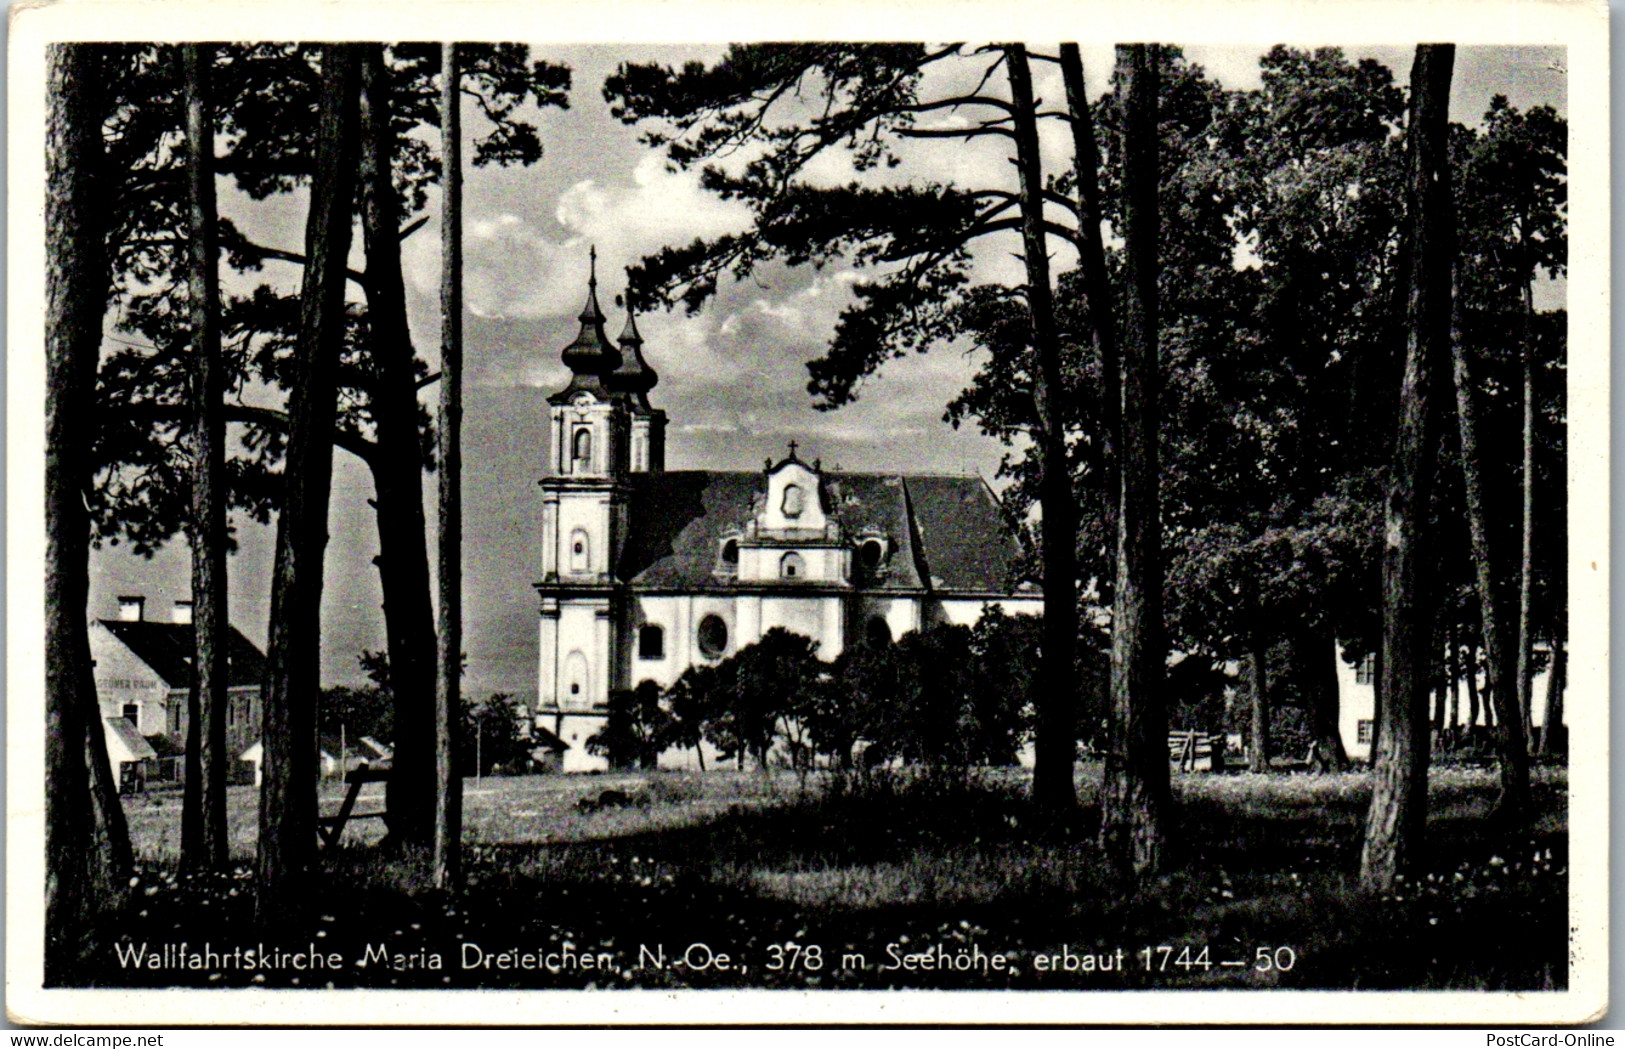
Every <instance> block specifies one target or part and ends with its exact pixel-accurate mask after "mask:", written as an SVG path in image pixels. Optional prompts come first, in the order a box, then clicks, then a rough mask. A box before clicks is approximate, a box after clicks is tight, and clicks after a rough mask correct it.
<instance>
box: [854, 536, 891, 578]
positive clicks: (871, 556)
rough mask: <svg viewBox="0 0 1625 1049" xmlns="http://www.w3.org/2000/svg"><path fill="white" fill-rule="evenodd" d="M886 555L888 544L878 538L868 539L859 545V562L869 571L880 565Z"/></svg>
mask: <svg viewBox="0 0 1625 1049" xmlns="http://www.w3.org/2000/svg"><path fill="white" fill-rule="evenodd" d="M885 555H886V546H885V544H884V543H882V542H881V541H880V540H878V539H866V540H864V542H863V545H862V546H860V547H858V563H859V564H861V565H862V566H863V567H864V568H866V569H868V570H869V571H871V572H872V571H874V570H875V569H877V568H879V567H880V561H881V559H882V558H883V557H885Z"/></svg>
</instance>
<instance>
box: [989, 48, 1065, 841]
mask: <svg viewBox="0 0 1625 1049" xmlns="http://www.w3.org/2000/svg"><path fill="white" fill-rule="evenodd" d="M1004 56H1005V67H1006V69H1007V70H1008V72H1009V76H1010V98H1011V104H1012V106H1013V119H1012V122H1011V127H1012V130H1013V131H1014V133H1015V140H1016V171H1017V173H1018V176H1019V178H1020V184H1021V237H1022V255H1023V258H1024V261H1025V263H1026V268H1027V286H1026V298H1027V312H1028V317H1029V319H1030V321H1031V324H1032V339H1033V347H1034V349H1035V350H1036V352H1037V355H1038V369H1037V373H1036V375H1035V381H1034V383H1033V388H1032V394H1033V402H1034V404H1035V406H1036V408H1037V413H1038V429H1039V434H1038V443H1039V447H1040V449H1041V459H1042V463H1043V472H1042V478H1041V480H1040V482H1039V484H1040V487H1039V505H1040V508H1041V512H1042V520H1041V522H1040V528H1041V531H1042V545H1043V556H1044V637H1043V647H1042V649H1041V650H1040V653H1039V672H1038V677H1039V681H1040V682H1042V684H1041V685H1040V687H1039V688H1038V689H1037V695H1038V696H1039V700H1038V717H1037V721H1038V724H1037V739H1036V743H1035V754H1034V762H1033V800H1034V802H1035V803H1036V804H1037V805H1038V806H1039V807H1040V808H1044V809H1050V810H1060V809H1067V808H1071V807H1072V806H1073V805H1075V804H1076V803H1077V791H1076V788H1075V787H1074V786H1073V784H1072V771H1073V765H1074V762H1075V759H1076V756H1077V734H1078V733H1077V721H1078V709H1077V708H1078V704H1077V685H1076V682H1077V669H1076V663H1075V658H1074V650H1075V648H1076V647H1077V638H1078V595H1077V586H1078V584H1077V576H1078V571H1077V542H1078V526H1077V505H1076V499H1075V498H1074V496H1073V492H1072V471H1071V466H1070V464H1069V463H1068V462H1067V453H1066V430H1065V426H1066V422H1065V416H1064V409H1063V405H1064V403H1065V394H1064V392H1063V390H1064V388H1063V385H1062V377H1061V347H1060V337H1059V335H1058V334H1057V332H1056V329H1055V306H1054V301H1053V298H1052V293H1051V290H1050V283H1049V282H1050V276H1049V252H1048V248H1047V246H1046V243H1045V233H1044V199H1043V192H1044V181H1043V173H1042V170H1041V168H1040V162H1039V148H1038V120H1037V105H1036V103H1035V102H1034V99H1033V85H1032V73H1031V70H1030V69H1029V67H1028V63H1027V52H1026V49H1025V48H1023V47H1021V46H1020V45H1009V46H1006V47H1005V48H1004Z"/></svg>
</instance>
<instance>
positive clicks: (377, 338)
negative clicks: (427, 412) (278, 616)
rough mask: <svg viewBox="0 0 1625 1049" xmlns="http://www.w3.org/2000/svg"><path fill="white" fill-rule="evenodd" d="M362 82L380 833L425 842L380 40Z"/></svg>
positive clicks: (406, 380) (428, 796)
mask: <svg viewBox="0 0 1625 1049" xmlns="http://www.w3.org/2000/svg"><path fill="white" fill-rule="evenodd" d="M361 83H362V91H361V128H360V131H361V194H362V231H363V238H364V240H365V243H366V251H367V318H368V323H369V325H370V328H371V347H370V348H371V353H372V366H373V381H374V383H375V390H374V392H373V396H372V413H373V419H374V421H375V423H376V425H377V432H378V451H377V454H376V455H375V456H374V457H373V458H372V461H371V465H372V474H373V480H374V486H375V489H376V496H377V497H376V499H375V500H374V508H375V509H376V511H377V519H378V550H379V553H378V578H379V582H380V583H381V584H382V588H383V595H384V636H385V638H386V641H387V644H388V646H389V686H390V692H391V694H392V695H393V696H394V700H395V739H394V758H393V760H392V762H391V766H390V776H389V783H388V805H389V833H390V836H391V838H392V839H394V840H395V841H397V842H398V843H400V844H405V845H416V846H422V847H425V848H427V847H428V846H429V845H430V844H431V842H432V840H433V837H434V820H435V816H434V811H435V771H434V768H435V766H434V762H435V730H434V725H435V687H436V686H435V681H436V676H435V662H436V660H435V650H436V646H435V629H434V606H433V604H432V603H431V601H430V591H429V586H430V583H429V554H428V534H427V523H426V521H425V519H424V512H423V454H422V447H421V445H420V444H419V441H418V398H417V377H416V375H415V374H414V372H413V368H412V362H413V356H414V355H413V351H412V334H411V331H410V329H409V328H408V326H407V320H406V284H405V280H404V278H403V277H402V275H401V243H400V204H399V202H398V200H397V199H396V195H395V186H394V182H393V177H392V164H393V161H394V156H395V133H394V129H393V127H392V126H391V124H390V97H389V73H388V70H387V69H386V68H385V66H384V47H383V45H382V44H368V45H366V46H365V47H364V48H363V50H362V53H361ZM456 665H459V666H460V661H459V663H458V664H456Z"/></svg>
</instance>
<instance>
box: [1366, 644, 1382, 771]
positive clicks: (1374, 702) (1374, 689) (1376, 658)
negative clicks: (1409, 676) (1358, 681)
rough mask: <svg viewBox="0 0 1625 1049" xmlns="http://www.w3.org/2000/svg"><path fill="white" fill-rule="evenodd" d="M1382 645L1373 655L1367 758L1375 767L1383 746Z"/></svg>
mask: <svg viewBox="0 0 1625 1049" xmlns="http://www.w3.org/2000/svg"><path fill="white" fill-rule="evenodd" d="M1383 707H1384V704H1383V701H1382V645H1381V644H1380V643H1379V644H1378V645H1377V651H1376V652H1375V653H1374V654H1373V655H1372V657H1371V753H1370V755H1369V756H1368V758H1367V759H1366V761H1367V764H1369V765H1371V766H1372V767H1373V768H1374V767H1376V764H1377V751H1378V750H1380V749H1381V748H1382V711H1383Z"/></svg>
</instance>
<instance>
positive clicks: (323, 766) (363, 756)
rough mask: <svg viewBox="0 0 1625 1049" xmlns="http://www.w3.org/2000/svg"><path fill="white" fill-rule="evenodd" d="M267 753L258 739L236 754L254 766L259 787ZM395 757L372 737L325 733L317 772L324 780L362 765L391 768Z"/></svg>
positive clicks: (318, 752)
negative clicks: (263, 762) (261, 763)
mask: <svg viewBox="0 0 1625 1049" xmlns="http://www.w3.org/2000/svg"><path fill="white" fill-rule="evenodd" d="M264 756H265V747H264V746H262V745H261V743H260V741H259V740H257V739H256V740H255V741H254V742H253V743H252V744H250V745H249V747H248V748H247V749H245V750H244V751H242V752H241V753H240V754H238V755H237V757H238V758H239V759H240V760H241V761H243V762H245V763H247V764H249V765H252V766H253V767H254V785H255V786H256V787H257V786H259V785H260V781H261V779H262V778H263V771H262V769H261V767H260V762H261V760H263V758H264ZM394 756H395V755H394V751H392V750H390V748H389V747H388V746H386V745H385V744H383V743H380V742H378V741H377V740H375V739H373V738H372V737H371V736H355V737H345V736H330V735H326V734H323V735H322V737H321V738H320V739H319V740H318V741H317V746H316V768H317V774H318V775H320V776H321V777H322V778H324V779H337V778H339V777H341V776H343V775H345V774H347V773H349V772H352V771H354V770H355V769H358V768H360V767H361V766H362V765H366V766H368V767H370V768H375V769H377V768H388V767H389V763H390V760H391V759H392V758H393V757H394Z"/></svg>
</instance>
